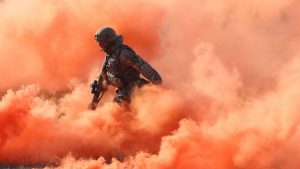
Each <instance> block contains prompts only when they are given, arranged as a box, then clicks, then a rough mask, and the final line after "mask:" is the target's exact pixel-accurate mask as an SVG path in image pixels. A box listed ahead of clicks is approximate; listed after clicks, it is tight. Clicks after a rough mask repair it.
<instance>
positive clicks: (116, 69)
mask: <svg viewBox="0 0 300 169" xmlns="http://www.w3.org/2000/svg"><path fill="white" fill-rule="evenodd" d="M122 50H130V51H132V52H133V53H134V54H135V52H134V51H133V50H132V49H131V48H130V47H129V46H127V45H124V44H119V45H118V46H117V47H116V49H115V50H114V51H113V52H112V54H111V55H106V62H105V69H106V71H107V76H108V79H109V80H111V79H112V78H119V79H120V80H121V81H122V82H123V83H124V84H128V83H129V82H132V81H135V80H137V79H139V77H140V72H139V71H138V70H136V69H135V68H133V67H132V66H130V65H126V64H124V63H122V62H121V61H120V55H121V52H122Z"/></svg>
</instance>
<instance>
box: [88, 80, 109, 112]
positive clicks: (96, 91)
mask: <svg viewBox="0 0 300 169" xmlns="http://www.w3.org/2000/svg"><path fill="white" fill-rule="evenodd" d="M102 82H103V77H102V76H101V75H100V76H99V80H98V81H97V80H94V82H93V83H92V84H91V88H92V91H91V93H92V94H93V99H92V103H90V105H89V108H90V109H92V110H95V109H96V107H97V104H98V103H99V101H100V99H101V98H102V96H103V94H104V92H105V89H104V87H103V84H102Z"/></svg>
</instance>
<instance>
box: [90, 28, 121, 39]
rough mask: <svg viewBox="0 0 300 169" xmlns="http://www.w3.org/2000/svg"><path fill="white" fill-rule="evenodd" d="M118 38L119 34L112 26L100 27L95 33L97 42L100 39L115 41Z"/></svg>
mask: <svg viewBox="0 0 300 169" xmlns="http://www.w3.org/2000/svg"><path fill="white" fill-rule="evenodd" d="M117 38H118V35H117V33H116V31H115V30H113V29H112V28H110V27H104V28H100V29H98V30H97V31H96V33H95V40H96V41H97V42H100V41H107V42H113V41H114V40H116V39H117Z"/></svg>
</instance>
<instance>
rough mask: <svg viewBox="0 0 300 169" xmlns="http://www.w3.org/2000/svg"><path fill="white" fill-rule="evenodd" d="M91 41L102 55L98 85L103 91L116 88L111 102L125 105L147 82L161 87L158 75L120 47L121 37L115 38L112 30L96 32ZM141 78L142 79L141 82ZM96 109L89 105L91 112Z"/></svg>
mask: <svg viewBox="0 0 300 169" xmlns="http://www.w3.org/2000/svg"><path fill="white" fill-rule="evenodd" d="M95 40H96V41H97V42H98V43H99V46H100V47H101V48H102V50H103V51H104V52H105V53H106V57H105V60H104V63H103V66H102V70H101V74H100V78H99V82H98V84H99V85H100V86H102V90H104V91H105V90H107V86H108V85H112V86H114V87H116V88H117V89H116V96H115V98H114V102H117V103H119V104H121V105H128V103H130V95H131V92H132V89H133V88H134V87H142V86H143V85H145V84H149V83H150V82H151V83H152V84H161V83H162V79H161V77H160V75H159V74H158V72H157V71H156V70H154V69H153V68H152V67H151V66H150V65H149V64H148V63H147V62H146V61H145V60H144V59H142V58H141V57H140V56H139V55H137V54H136V53H135V52H134V50H133V49H131V48H130V47H129V46H127V45H125V44H123V37H122V36H121V35H117V34H116V32H115V31H114V30H113V29H112V28H109V27H105V28H101V29H99V30H98V31H97V32H96V34H95ZM141 74H142V75H143V77H144V78H146V79H144V78H142V77H141ZM149 81H150V82H149ZM98 101H99V100H98ZM96 105H97V103H96V104H94V105H93V103H92V108H93V109H95V108H96Z"/></svg>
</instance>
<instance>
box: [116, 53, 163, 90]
mask: <svg viewBox="0 0 300 169" xmlns="http://www.w3.org/2000/svg"><path fill="white" fill-rule="evenodd" d="M120 60H121V61H122V62H123V63H125V64H127V65H130V66H132V67H134V68H135V69H137V70H138V71H139V72H140V73H141V74H142V75H143V76H144V77H145V78H147V79H148V80H149V81H150V82H151V83H153V84H161V83H162V78H161V76H160V75H159V74H158V72H157V71H156V70H155V69H153V68H152V67H151V66H150V64H148V63H147V62H146V61H145V60H144V59H143V58H141V57H140V56H138V55H136V54H135V53H133V52H132V51H130V50H127V49H124V50H122V52H121V55H120Z"/></svg>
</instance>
